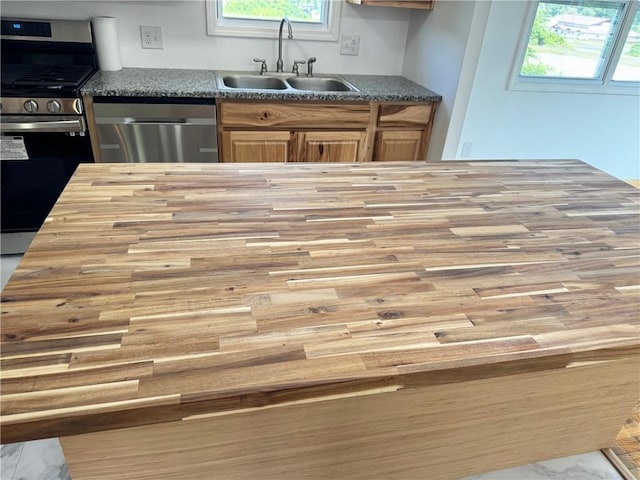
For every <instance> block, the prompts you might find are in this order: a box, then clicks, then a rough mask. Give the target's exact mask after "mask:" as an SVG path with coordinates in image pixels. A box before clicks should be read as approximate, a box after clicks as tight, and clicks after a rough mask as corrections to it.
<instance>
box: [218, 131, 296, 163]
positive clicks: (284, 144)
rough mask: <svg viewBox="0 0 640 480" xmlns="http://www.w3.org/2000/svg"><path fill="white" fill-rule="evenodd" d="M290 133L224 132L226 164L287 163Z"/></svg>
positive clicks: (223, 141)
mask: <svg viewBox="0 0 640 480" xmlns="http://www.w3.org/2000/svg"><path fill="white" fill-rule="evenodd" d="M290 144H291V133H290V132H273V131H266V132H246V131H230V132H226V131H225V132H222V151H223V152H224V160H223V161H225V162H286V161H287V159H288V158H289V153H290V152H289V151H290Z"/></svg>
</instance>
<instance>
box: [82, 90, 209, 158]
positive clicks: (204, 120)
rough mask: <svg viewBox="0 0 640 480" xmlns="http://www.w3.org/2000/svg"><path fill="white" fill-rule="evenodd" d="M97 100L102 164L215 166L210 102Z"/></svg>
mask: <svg viewBox="0 0 640 480" xmlns="http://www.w3.org/2000/svg"><path fill="white" fill-rule="evenodd" d="M203 101H204V100H203V99H174V98H170V99H165V98H151V99H149V98H136V99H128V98H126V97H119V98H118V99H117V100H116V99H114V98H113V97H98V98H96V99H95V100H94V104H93V109H94V115H95V122H96V127H97V131H98V143H99V148H100V154H101V158H100V161H101V162H105V163H112V162H113V163H123V162H127V163H148V162H208V163H211V162H217V161H218V140H217V131H216V109H215V105H214V104H213V100H210V103H208V104H203Z"/></svg>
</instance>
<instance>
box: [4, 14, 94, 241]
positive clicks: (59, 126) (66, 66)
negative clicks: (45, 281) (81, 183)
mask: <svg viewBox="0 0 640 480" xmlns="http://www.w3.org/2000/svg"><path fill="white" fill-rule="evenodd" d="M0 21H1V28H2V32H1V33H2V35H1V36H0V44H1V50H2V51H1V60H2V71H1V73H0V78H1V87H0V88H1V89H0V97H1V98H0V111H1V113H2V117H1V118H0V127H1V131H0V135H1V136H0V147H1V148H0V159H1V160H2V161H1V162H0V167H1V168H2V172H1V173H2V189H1V194H2V203H1V207H2V216H1V217H0V219H1V225H2V242H1V246H2V253H19V250H20V249H22V250H23V249H24V247H19V248H17V249H16V248H14V247H13V246H12V247H11V250H14V251H7V249H6V248H5V247H6V245H11V240H10V239H11V238H12V237H10V235H13V234H21V235H22V234H23V233H24V232H35V231H37V230H38V229H39V228H40V226H41V225H42V223H43V221H44V220H45V218H46V216H47V215H48V213H49V210H50V209H51V207H52V206H53V205H54V203H55V202H56V200H57V198H58V196H59V195H60V193H61V192H62V190H63V189H64V187H65V185H66V184H67V182H68V180H69V178H71V175H72V174H73V172H74V171H75V169H76V168H77V166H78V165H79V164H80V163H86V162H93V155H92V151H91V143H90V139H89V133H88V131H87V128H86V120H85V117H84V108H83V104H82V95H81V93H80V89H81V88H82V86H83V85H84V83H85V82H86V81H87V80H88V79H89V77H91V75H92V74H93V73H94V72H95V71H96V69H97V58H96V52H95V48H94V44H93V36H92V32H91V23H90V22H89V21H77V20H41V19H24V18H2V19H0Z"/></svg>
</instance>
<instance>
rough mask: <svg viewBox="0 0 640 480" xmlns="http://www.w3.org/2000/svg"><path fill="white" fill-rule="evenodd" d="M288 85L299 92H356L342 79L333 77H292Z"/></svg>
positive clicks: (288, 79)
mask: <svg viewBox="0 0 640 480" xmlns="http://www.w3.org/2000/svg"><path fill="white" fill-rule="evenodd" d="M287 83H288V84H289V85H291V86H292V87H293V88H295V89H297V90H313V91H315V92H352V91H356V89H355V87H353V85H350V84H349V83H347V82H346V81H344V80H342V79H341V78H335V77H334V78H331V77H325V78H323V77H292V78H287Z"/></svg>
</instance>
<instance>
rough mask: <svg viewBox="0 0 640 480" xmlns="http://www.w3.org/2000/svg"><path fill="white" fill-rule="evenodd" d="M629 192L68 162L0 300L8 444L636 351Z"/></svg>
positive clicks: (276, 167) (570, 164)
mask: <svg viewBox="0 0 640 480" xmlns="http://www.w3.org/2000/svg"><path fill="white" fill-rule="evenodd" d="M639 200H640V191H639V190H637V189H635V188H633V187H632V186H630V185H627V184H625V183H623V182H622V181H619V180H616V179H614V178H612V177H610V176H608V175H607V174H605V173H603V172H601V171H598V170H596V169H594V168H592V167H590V166H587V165H585V164H583V163H581V162H579V161H572V160H563V161H492V162H488V161H476V162H470V163H462V162H442V163H433V164H425V163H420V162H411V163H404V162H390V163H377V164H376V163H367V164H364V163H362V164H208V165H204V164H117V165H115V164H114V165H110V164H92V165H87V164H82V165H81V166H80V167H79V169H78V171H77V172H76V174H75V175H74V177H73V178H72V180H71V182H70V183H69V185H68V186H67V188H66V190H65V191H64V193H63V194H62V196H61V197H60V199H59V200H58V202H57V204H56V205H55V207H54V209H53V210H52V212H51V213H50V215H49V217H48V218H47V220H46V222H45V224H44V226H43V227H42V229H41V230H40V232H39V233H38V235H37V236H36V238H35V240H34V241H33V243H32V244H31V247H30V248H29V250H28V251H27V253H26V254H25V256H24V258H23V260H22V262H21V263H20V265H19V267H18V269H17V270H16V272H15V274H14V275H13V277H12V278H11V280H10V281H9V283H8V284H7V286H6V288H5V289H4V290H3V292H2V321H1V327H2V328H1V333H2V346H1V352H2V353H1V355H2V385H1V386H2V396H1V402H2V423H1V433H2V443H7V442H14V441H20V440H27V439H35V438H43V437H55V436H63V435H74V434H80V433H87V432H95V431H101V430H109V429H115V428H122V427H131V426H137V425H150V424H156V423H162V422H169V421H174V420H182V419H191V418H194V417H197V416H199V415H211V414H219V415H225V414H227V413H229V412H236V411H239V410H245V409H246V410H250V409H260V408H270V407H272V406H275V405H282V404H291V403H304V402H307V403H312V402H317V401H322V400H323V399H327V398H342V397H350V396H359V395H376V394H377V393H378V392H387V393H388V392H394V391H399V390H406V389H411V388H414V387H418V386H425V385H438V384H446V383H453V382H462V381H467V380H472V379H478V378H488V377H498V376H502V375H508V374H513V373H520V372H522V373H531V372H537V371H543V370H547V369H555V368H568V367H571V366H574V365H579V364H580V365H582V364H585V363H589V362H601V361H606V360H607V359H608V358H612V359H613V358H620V357H624V356H629V355H636V354H637V352H638V350H639V347H640V345H639V344H640V340H639V335H640V330H639V324H640V315H639V306H640V302H639V293H640V285H639V284H640V279H639V276H638V272H639V266H640V245H639V230H640V218H639ZM639 373H640V370H639ZM604 393H606V392H604ZM604 393H603V394H604Z"/></svg>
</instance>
